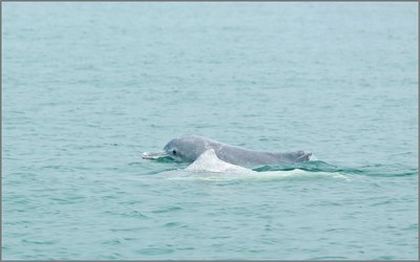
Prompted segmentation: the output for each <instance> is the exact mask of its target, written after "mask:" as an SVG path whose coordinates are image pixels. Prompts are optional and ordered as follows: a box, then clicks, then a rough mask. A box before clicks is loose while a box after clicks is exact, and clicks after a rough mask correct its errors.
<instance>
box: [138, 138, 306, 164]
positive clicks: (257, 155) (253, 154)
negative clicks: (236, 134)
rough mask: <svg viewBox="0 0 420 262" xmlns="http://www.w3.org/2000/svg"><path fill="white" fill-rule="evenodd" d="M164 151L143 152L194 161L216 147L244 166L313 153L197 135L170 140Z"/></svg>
mask: <svg viewBox="0 0 420 262" xmlns="http://www.w3.org/2000/svg"><path fill="white" fill-rule="evenodd" d="M163 149H164V151H163V152H158V153H143V158H145V159H157V158H159V157H165V156H166V157H170V158H172V159H174V160H177V161H183V162H193V161H195V160H196V159H197V158H198V157H199V156H200V155H201V154H202V153H203V152H204V151H206V150H208V149H214V152H215V153H216V155H217V157H218V158H220V159H221V160H223V161H225V162H228V163H231V164H234V165H239V166H244V167H252V166H258V165H270V164H282V163H296V162H304V161H308V160H309V159H310V156H311V155H312V153H306V152H304V151H295V152H287V153H272V152H264V151H255V150H249V149H245V148H243V147H239V146H232V145H228V144H223V143H220V142H218V141H215V140H212V139H208V138H206V137H202V136H197V135H186V136H182V137H180V138H175V139H172V140H171V141H169V142H168V143H167V144H166V145H165V147H164V148H163Z"/></svg>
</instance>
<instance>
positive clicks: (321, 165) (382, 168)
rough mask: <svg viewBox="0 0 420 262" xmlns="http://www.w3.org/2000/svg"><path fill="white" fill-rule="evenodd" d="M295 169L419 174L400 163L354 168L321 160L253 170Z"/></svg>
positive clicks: (402, 174) (352, 172)
mask: <svg viewBox="0 0 420 262" xmlns="http://www.w3.org/2000/svg"><path fill="white" fill-rule="evenodd" d="M295 169H301V170H305V171H309V172H329V173H342V174H346V175H364V176H379V177H400V176H415V175H417V174H418V169H417V168H409V167H406V166H403V165H399V164H372V165H365V166H360V167H357V168H353V167H340V166H336V165H332V164H329V163H326V162H324V161H320V160H316V161H307V162H301V163H292V164H282V165H264V166H259V167H256V168H254V169H253V170H254V171H257V172H267V171H288V170H295Z"/></svg>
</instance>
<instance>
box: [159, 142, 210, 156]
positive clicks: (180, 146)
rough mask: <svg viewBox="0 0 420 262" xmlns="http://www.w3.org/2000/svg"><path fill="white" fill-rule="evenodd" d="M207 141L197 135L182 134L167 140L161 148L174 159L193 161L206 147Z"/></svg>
mask: <svg viewBox="0 0 420 262" xmlns="http://www.w3.org/2000/svg"><path fill="white" fill-rule="evenodd" d="M208 144H209V143H208V141H207V140H206V139H205V138H202V137H199V136H183V137H180V138H175V139H172V140H171V141H169V142H168V143H167V144H166V145H165V147H164V148H163V150H164V151H165V153H166V155H167V156H169V157H171V158H172V159H174V160H176V161H183V162H193V161H194V160H196V159H197V158H198V157H199V156H200V155H201V153H203V152H204V151H205V150H206V149H207V148H208Z"/></svg>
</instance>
